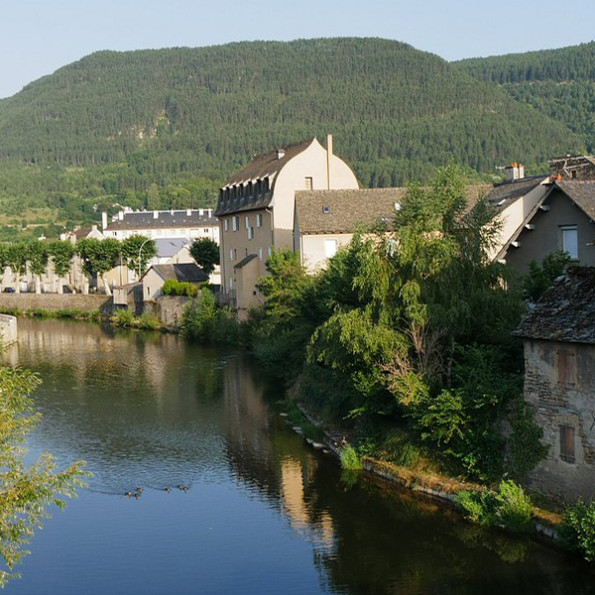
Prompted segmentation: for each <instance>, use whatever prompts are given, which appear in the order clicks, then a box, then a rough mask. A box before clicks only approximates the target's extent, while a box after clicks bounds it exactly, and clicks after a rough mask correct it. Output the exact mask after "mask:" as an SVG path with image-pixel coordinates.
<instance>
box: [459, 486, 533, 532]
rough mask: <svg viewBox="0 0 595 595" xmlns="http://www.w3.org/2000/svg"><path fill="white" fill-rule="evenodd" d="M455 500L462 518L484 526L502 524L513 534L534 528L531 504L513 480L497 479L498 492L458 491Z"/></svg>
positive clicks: (499, 525)
mask: <svg viewBox="0 0 595 595" xmlns="http://www.w3.org/2000/svg"><path fill="white" fill-rule="evenodd" d="M455 502H456V503H457V505H458V506H459V507H460V508H461V509H462V510H463V512H464V514H465V517H466V518H468V519H469V520H470V521H472V522H474V523H478V524H480V525H484V526H487V527H503V528H505V529H508V530H509V531H513V532H515V533H528V532H529V531H531V530H532V529H533V524H532V520H533V505H532V503H531V500H530V498H529V497H528V496H527V495H526V494H525V492H524V490H523V488H522V487H521V486H519V485H517V484H516V483H514V481H511V480H504V481H501V482H500V485H499V486H498V491H497V492H493V491H491V490H484V491H483V492H469V491H461V492H459V493H458V494H457V495H456V499H455Z"/></svg>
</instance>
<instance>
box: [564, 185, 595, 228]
mask: <svg viewBox="0 0 595 595" xmlns="http://www.w3.org/2000/svg"><path fill="white" fill-rule="evenodd" d="M556 186H557V187H558V188H560V190H562V192H564V193H566V194H567V195H568V196H569V197H570V198H571V199H572V200H573V201H574V202H575V203H576V204H577V205H578V206H579V207H580V208H581V209H582V210H583V211H584V212H585V213H586V214H587V215H588V216H589V217H590V218H591V219H593V220H595V182H577V181H576V180H572V181H561V182H556Z"/></svg>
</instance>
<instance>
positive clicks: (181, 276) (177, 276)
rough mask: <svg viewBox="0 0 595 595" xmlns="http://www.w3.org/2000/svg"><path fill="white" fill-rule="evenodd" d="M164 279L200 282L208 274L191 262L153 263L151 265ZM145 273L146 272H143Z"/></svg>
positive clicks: (204, 279)
mask: <svg viewBox="0 0 595 595" xmlns="http://www.w3.org/2000/svg"><path fill="white" fill-rule="evenodd" d="M151 268H152V269H153V270H154V271H155V272H156V273H157V274H158V275H159V276H160V277H161V278H162V279H163V280H164V281H168V280H173V281H186V282H189V283H201V282H202V281H207V280H208V278H209V276H208V275H207V274H206V273H205V272H204V271H203V270H202V269H201V268H200V267H198V266H197V265H196V264H194V263H193V262H191V263H186V264H154V265H153V266H152V267H151ZM145 274H146V273H145Z"/></svg>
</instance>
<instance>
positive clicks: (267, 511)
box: [4, 320, 595, 595]
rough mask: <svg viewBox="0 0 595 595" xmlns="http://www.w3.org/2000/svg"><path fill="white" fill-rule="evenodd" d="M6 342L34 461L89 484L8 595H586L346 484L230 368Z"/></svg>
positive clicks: (45, 533) (571, 581) (583, 577)
mask: <svg viewBox="0 0 595 595" xmlns="http://www.w3.org/2000/svg"><path fill="white" fill-rule="evenodd" d="M19 333H20V340H19V345H18V346H15V347H13V348H11V349H10V350H9V351H8V352H7V353H6V354H5V356H4V357H5V360H7V361H8V362H10V363H18V364H20V365H23V366H27V367H29V368H32V369H33V370H35V371H37V372H38V373H39V374H40V376H41V377H42V379H43V384H42V386H41V387H40V388H39V389H38V390H37V391H36V392H35V395H34V397H35V402H36V405H37V407H38V408H39V409H40V410H41V411H42V412H43V421H42V422H41V424H40V425H39V426H38V428H37V430H36V432H35V434H34V436H33V437H32V439H31V440H30V450H31V456H32V457H33V456H36V455H38V454H39V453H40V452H42V451H49V452H51V453H53V454H54V455H55V456H56V457H57V458H58V460H59V461H60V462H61V464H65V463H66V462H69V461H74V460H81V459H84V460H86V461H87V463H88V469H89V470H90V471H92V472H93V474H94V476H93V478H92V479H91V480H90V481H89V485H88V488H87V489H84V490H82V491H81V492H80V495H79V498H78V499H76V500H73V501H71V502H69V504H68V507H67V509H66V511H65V512H58V511H56V512H55V513H54V514H53V517H52V518H51V519H49V520H48V521H47V522H46V523H45V526H44V528H43V530H42V531H38V533H37V534H36V535H35V538H34V540H33V543H32V546H31V552H32V553H31V555H30V556H28V557H27V558H26V559H25V561H24V563H23V564H22V565H21V566H20V568H19V570H20V571H21V573H22V575H23V578H22V579H20V580H15V581H13V582H11V583H10V584H9V586H8V587H7V589H6V592H8V593H15V594H17V593H24V594H27V595H34V594H38V593H39V594H44V595H47V594H60V595H63V594H71V593H72V594H87V595H90V594H95V593H97V594H99V593H101V594H113V595H116V594H121V593H122V594H136V593H139V594H144V595H149V594H169V593H176V594H179V595H182V594H187V593H205V594H206V593H226V594H227V593H230V594H235V593H239V594H266V593H275V594H276V593H279V594H291V593H300V594H310V593H345V594H348V593H349V594H350V593H362V594H363V593H379V594H382V593H395V594H396V593H398V594H400V595H409V594H422V593H423V594H425V593H432V594H434V593H436V594H438V593H440V594H442V593H446V594H450V593H452V594H481V595H489V594H492V593H493V594H498V595H501V594H507V593H515V594H516V593H540V594H541V593H552V594H554V593H555V594H573V595H579V594H583V593H584V594H587V593H594V592H595V575H593V574H592V573H590V572H589V571H588V570H587V569H586V567H585V566H583V565H582V564H581V563H578V562H576V561H573V560H570V559H568V558H566V557H565V556H563V555H560V554H559V553H557V552H555V551H553V550H551V549H548V548H546V547H542V546H540V545H538V544H535V543H531V542H527V541H523V540H515V539H511V538H509V537H506V536H504V535H499V534H494V533H485V532H482V531H480V530H478V529H477V528H476V527H472V526H470V525H468V524H466V523H463V522H461V521H460V520H459V519H458V518H457V517H456V516H455V515H454V514H453V513H450V512H448V511H445V510H444V509H442V508H441V507H438V506H436V505H435V503H433V502H431V501H427V500H420V499H419V498H412V497H411V495H410V494H408V493H400V492H396V491H395V490H394V489H392V488H391V489H386V488H385V487H383V486H382V485H381V484H378V483H375V482H373V481H369V480H365V479H361V478H360V479H359V480H355V481H353V480H350V479H349V478H348V477H342V475H341V472H340V470H339V468H338V466H337V464H336V462H335V461H334V460H333V459H332V458H331V457H330V456H329V455H324V454H321V453H318V452H315V451H313V450H311V449H310V448H309V447H308V446H307V445H306V444H305V442H304V441H303V439H302V438H300V437H299V436H297V435H296V434H294V433H293V432H292V431H291V430H290V429H289V428H288V427H287V426H286V425H285V423H284V421H283V418H281V417H280V416H279V411H278V409H277V408H276V407H275V401H276V400H277V399H279V398H280V397H281V396H282V395H281V394H280V392H279V390H278V389H277V388H276V387H275V386H274V385H273V386H271V385H270V384H267V383H266V379H265V378H263V377H262V375H261V374H260V373H259V370H258V367H257V366H256V365H254V363H253V362H252V361H250V360H249V359H247V358H246V357H244V356H242V355H241V354H238V353H234V352H230V351H226V350H220V349H208V348H201V347H196V346H191V345H187V344H185V343H184V342H183V341H182V340H181V339H179V338H178V337H176V336H172V335H160V334H140V333H126V332H121V331H116V332H114V331H113V330H110V329H102V328H100V327H98V326H93V325H86V324H76V323H67V322H54V321H46V322H36V321H27V320H19ZM178 485H182V486H187V487H188V489H187V490H180V489H177V488H176V487H175V486H178ZM168 486H169V487H171V490H170V491H166V490H165V488H166V487H168ZM137 487H142V488H143V492H142V496H141V497H140V498H138V499H135V498H128V497H126V496H124V493H125V492H126V491H128V490H135V489H136V488H137Z"/></svg>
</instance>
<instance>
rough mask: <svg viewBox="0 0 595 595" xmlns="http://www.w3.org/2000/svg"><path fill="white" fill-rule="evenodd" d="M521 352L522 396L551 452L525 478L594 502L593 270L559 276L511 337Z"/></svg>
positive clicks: (567, 497) (552, 491)
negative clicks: (521, 347) (517, 341)
mask: <svg viewBox="0 0 595 595" xmlns="http://www.w3.org/2000/svg"><path fill="white" fill-rule="evenodd" d="M514 334H515V335H516V336H518V337H520V338H522V339H523V343H524V351H525V383H524V398H525V400H526V401H527V402H528V403H529V404H530V405H531V406H532V407H533V409H534V419H535V422H536V423H537V424H538V425H539V426H540V427H541V428H542V430H543V438H542V442H543V443H544V444H546V445H547V446H548V447H549V449H548V453H547V455H546V457H545V459H544V460H543V461H542V462H541V463H540V464H539V465H538V466H537V467H536V468H535V469H534V470H533V471H532V472H531V473H530V474H529V477H528V482H529V484H530V485H531V486H532V487H534V488H536V489H538V490H539V491H541V492H545V493H548V494H551V495H553V496H555V497H558V498H561V499H564V500H567V501H574V500H575V499H576V498H577V497H579V496H580V497H582V498H583V499H584V500H586V501H588V500H592V499H593V498H595V400H594V399H593V395H594V394H595V268H592V267H589V268H583V267H573V268H571V269H569V270H568V271H567V273H566V274H565V275H564V276H562V277H560V278H558V279H557V280H556V282H555V283H554V285H553V286H552V287H551V288H550V289H549V290H548V291H547V292H546V293H545V294H544V295H543V297H542V298H541V300H540V301H539V302H538V303H537V304H536V306H535V307H534V309H532V310H531V311H530V312H529V314H528V315H527V316H526V317H525V318H524V319H523V321H522V322H521V324H520V326H519V327H518V329H517V330H516V331H515V333H514Z"/></svg>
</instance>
